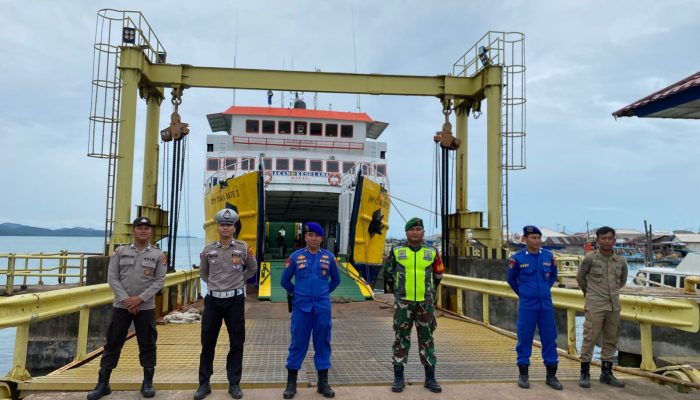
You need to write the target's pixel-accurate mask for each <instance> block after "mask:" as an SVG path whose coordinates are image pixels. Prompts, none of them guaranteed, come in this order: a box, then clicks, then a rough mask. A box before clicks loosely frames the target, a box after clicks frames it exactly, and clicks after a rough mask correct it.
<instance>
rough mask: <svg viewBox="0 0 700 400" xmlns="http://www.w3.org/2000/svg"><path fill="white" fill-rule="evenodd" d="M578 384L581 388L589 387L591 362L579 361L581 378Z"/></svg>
mask: <svg viewBox="0 0 700 400" xmlns="http://www.w3.org/2000/svg"><path fill="white" fill-rule="evenodd" d="M578 385H579V386H581V387H582V388H589V387H591V363H590V362H583V361H582V362H581V378H579V380H578Z"/></svg>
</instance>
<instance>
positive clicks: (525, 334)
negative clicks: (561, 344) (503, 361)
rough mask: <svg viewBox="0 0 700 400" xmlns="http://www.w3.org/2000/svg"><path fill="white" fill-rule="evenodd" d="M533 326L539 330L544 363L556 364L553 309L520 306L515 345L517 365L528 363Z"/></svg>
mask: <svg viewBox="0 0 700 400" xmlns="http://www.w3.org/2000/svg"><path fill="white" fill-rule="evenodd" d="M535 327H537V328H539V330H540V342H542V359H543V360H544V365H556V364H558V363H559V356H558V354H557V324H556V322H555V321H554V310H551V309H550V310H541V309H537V310H533V309H527V308H523V307H520V308H519V309H518V344H517V345H516V346H515V351H516V352H517V353H518V365H530V355H531V354H532V341H533V339H534V338H535Z"/></svg>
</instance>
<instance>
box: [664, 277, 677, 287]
mask: <svg viewBox="0 0 700 400" xmlns="http://www.w3.org/2000/svg"><path fill="white" fill-rule="evenodd" d="M664 285H666V286H671V287H676V276H675V275H664Z"/></svg>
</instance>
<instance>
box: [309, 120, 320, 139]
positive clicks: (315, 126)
mask: <svg viewBox="0 0 700 400" xmlns="http://www.w3.org/2000/svg"><path fill="white" fill-rule="evenodd" d="M309 135H313V136H322V135H323V124H321V123H318V122H312V123H311V124H310V125H309Z"/></svg>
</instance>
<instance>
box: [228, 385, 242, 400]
mask: <svg viewBox="0 0 700 400" xmlns="http://www.w3.org/2000/svg"><path fill="white" fill-rule="evenodd" d="M228 394H230V395H231V397H233V398H234V399H240V398H241V397H243V391H242V390H241V387H240V386H239V385H238V384H237V383H232V384H230V385H228Z"/></svg>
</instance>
